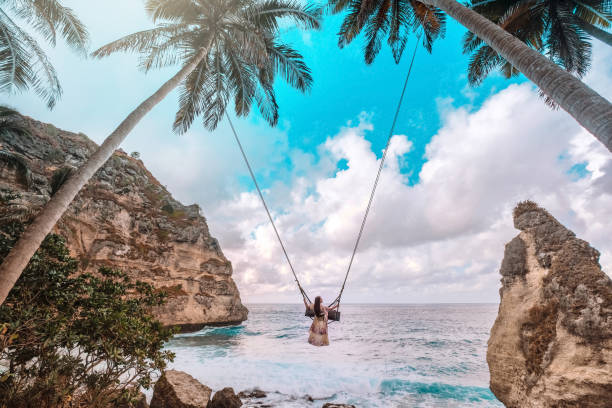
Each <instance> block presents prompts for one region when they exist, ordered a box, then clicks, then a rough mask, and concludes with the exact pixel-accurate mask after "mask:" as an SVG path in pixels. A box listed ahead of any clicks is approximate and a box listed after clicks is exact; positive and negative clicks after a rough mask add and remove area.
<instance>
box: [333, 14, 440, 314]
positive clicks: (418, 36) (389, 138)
mask: <svg viewBox="0 0 612 408" xmlns="http://www.w3.org/2000/svg"><path fill="white" fill-rule="evenodd" d="M428 13H429V11H428ZM425 18H427V14H425ZM421 35H422V32H420V33H419V34H418V35H417V41H416V45H415V46H414V51H413V52H412V58H411V59H410V66H409V67H408V72H407V73H406V79H405V80H404V87H403V88H402V93H401V94H400V98H399V101H398V102H397V108H396V109H395V115H394V116H393V122H392V123H391V128H390V129H389V136H387V144H386V145H385V149H384V150H383V155H382V157H381V159H380V165H379V166H378V173H377V174H376V179H375V180H374V185H373V186H372V192H371V193H370V199H369V201H368V205H367V207H366V210H365V214H364V215H363V220H362V221H361V227H360V228H359V234H357V240H355V246H354V247H353V253H352V254H351V260H350V261H349V264H348V268H346V274H345V275H344V281H343V282H342V287H341V288H340V293H339V294H338V296H337V297H336V299H334V301H333V302H331V303H330V304H329V306H330V307H331V306H333V305H334V304H336V303H337V304H338V310H339V309H340V299H341V298H342V293H343V292H344V286H345V285H346V280H347V279H348V276H349V273H350V272H351V267H352V266H353V260H354V259H355V255H356V254H357V249H358V248H359V242H360V241H361V236H362V235H363V230H364V228H365V225H366V221H367V220H368V215H369V214H370V209H371V208H372V202H373V201H374V195H375V194H376V188H377V187H378V182H379V181H380V175H381V174H382V170H383V167H384V165H385V159H386V158H387V152H388V151H389V146H390V145H391V139H393V131H394V130H395V124H396V123H397V118H398V116H399V113H400V109H401V107H402V102H403V101H404V95H405V94H406V88H407V86H408V79H410V74H411V72H412V66H413V65H414V59H415V57H416V53H417V50H418V48H419V42H420V41H421Z"/></svg>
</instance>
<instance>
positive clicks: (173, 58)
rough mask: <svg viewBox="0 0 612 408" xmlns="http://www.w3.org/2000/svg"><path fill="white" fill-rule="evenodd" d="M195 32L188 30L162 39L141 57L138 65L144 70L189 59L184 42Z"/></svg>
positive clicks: (147, 70)
mask: <svg viewBox="0 0 612 408" xmlns="http://www.w3.org/2000/svg"><path fill="white" fill-rule="evenodd" d="M191 35H193V33H191V32H189V31H186V32H183V33H180V34H176V35H173V36H171V37H169V38H167V39H166V40H165V41H160V42H159V43H158V44H157V45H154V46H152V47H151V48H150V51H149V52H148V53H147V54H146V55H143V56H142V57H141V58H140V61H139V64H138V67H139V68H140V69H141V70H143V71H144V72H149V71H150V70H151V69H158V68H164V67H168V66H171V65H176V64H177V63H178V62H179V61H187V58H185V55H186V53H187V51H186V49H185V45H184V43H185V42H187V40H188V38H189V37H190V36H191Z"/></svg>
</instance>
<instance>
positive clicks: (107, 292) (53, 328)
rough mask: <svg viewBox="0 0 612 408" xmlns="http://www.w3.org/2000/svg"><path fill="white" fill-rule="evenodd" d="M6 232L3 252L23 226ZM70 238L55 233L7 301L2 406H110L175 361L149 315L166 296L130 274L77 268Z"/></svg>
mask: <svg viewBox="0 0 612 408" xmlns="http://www.w3.org/2000/svg"><path fill="white" fill-rule="evenodd" d="M22 229H23V227H22V225H21V224H19V223H12V224H7V225H5V226H3V227H1V231H0V258H4V256H6V254H7V253H8V251H9V250H10V248H11V247H12V246H13V244H14V243H15V241H16V237H17V236H19V234H20V233H21V232H22ZM77 268H78V262H77V260H75V259H74V258H71V257H70V254H69V252H68V249H67V248H66V245H65V242H64V239H63V238H62V237H60V236H57V235H49V236H48V237H47V238H46V239H45V241H44V243H43V244H42V245H41V247H40V249H39V250H38V251H37V252H36V254H35V255H34V257H33V258H32V260H31V261H30V263H29V265H28V267H27V268H26V269H25V271H24V272H23V274H22V275H21V277H20V278H19V280H18V281H17V284H16V285H15V287H14V288H13V290H12V291H11V292H10V294H9V297H8V298H7V300H6V302H5V303H4V304H3V305H2V306H0V407H11V408H25V407H43V408H44V407H48V408H51V407H53V408H55V407H58V408H59V407H69V406H70V407H80V406H87V407H109V406H116V405H118V404H125V403H126V402H127V403H129V401H132V400H134V398H136V394H137V393H138V388H139V387H144V388H149V387H150V386H151V385H152V376H153V375H154V374H155V373H156V372H157V371H158V370H163V369H164V368H165V367H166V363H167V362H168V361H172V359H173V357H174V356H173V354H172V353H170V352H168V351H163V345H164V343H165V342H166V341H168V340H169V339H170V337H171V335H172V332H171V330H169V329H166V328H164V327H163V326H162V325H161V323H160V322H159V321H157V320H155V319H154V317H153V316H152V315H151V313H150V308H151V307H152V306H156V305H160V304H162V303H163V302H164V298H165V294H163V293H159V292H158V291H155V290H154V288H153V287H152V286H151V285H149V284H146V283H143V282H138V281H136V282H134V281H132V280H131V279H130V278H129V277H128V276H127V275H126V274H125V273H123V272H121V271H118V270H112V269H109V268H101V269H100V270H99V273H98V274H96V275H92V274H78V273H77V272H78V271H77Z"/></svg>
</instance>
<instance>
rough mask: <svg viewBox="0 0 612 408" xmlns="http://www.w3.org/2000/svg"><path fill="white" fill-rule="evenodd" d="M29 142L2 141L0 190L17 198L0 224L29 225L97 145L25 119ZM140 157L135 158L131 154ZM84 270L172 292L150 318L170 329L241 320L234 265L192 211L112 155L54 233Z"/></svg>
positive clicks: (137, 165) (138, 165)
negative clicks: (18, 221) (107, 270)
mask: <svg viewBox="0 0 612 408" xmlns="http://www.w3.org/2000/svg"><path fill="white" fill-rule="evenodd" d="M23 120H24V121H25V122H26V123H27V124H28V127H29V129H30V135H29V136H23V137H16V136H14V135H10V134H2V135H0V153H1V154H0V191H8V190H10V191H15V192H18V193H19V195H20V198H19V199H17V200H12V201H11V202H10V203H8V204H7V203H4V204H0V205H1V206H2V207H1V208H0V216H4V217H12V218H15V217H18V218H26V219H27V218H28V217H31V216H32V215H34V214H35V213H36V212H37V211H38V210H40V208H42V206H44V204H45V203H46V202H47V201H48V200H49V198H50V196H51V195H52V194H53V192H54V191H56V190H57V189H58V188H59V186H60V185H61V183H62V180H63V179H65V177H66V175H67V174H68V173H69V172H70V171H74V169H76V168H78V167H79V165H80V164H81V163H83V161H84V160H85V159H86V158H87V157H88V156H89V155H90V154H92V152H93V151H94V149H95V148H96V145H95V143H94V142H92V141H91V140H89V139H88V138H87V136H85V135H83V134H75V133H70V132H65V131H62V130H59V129H57V128H55V127H54V126H53V125H49V124H44V123H40V122H37V121H34V120H32V119H30V118H26V117H24V118H23ZM135 156H137V155H135ZM56 232H57V233H59V234H61V235H63V236H64V237H65V238H66V239H67V244H68V247H69V248H70V250H71V252H72V255H73V256H75V257H76V258H77V259H79V260H80V262H81V266H82V268H83V270H85V271H88V272H92V271H96V270H97V269H98V268H99V267H100V266H102V265H105V266H111V267H116V268H120V269H123V270H124V271H125V272H127V273H129V274H130V275H132V276H133V277H134V278H137V279H140V280H143V281H146V282H149V283H151V284H153V285H154V286H156V287H157V288H164V289H165V290H166V291H167V292H168V293H169V295H170V296H169V299H168V303H167V304H166V305H165V306H164V307H163V308H160V309H159V310H156V315H157V317H158V318H159V319H160V320H161V321H162V323H164V324H167V325H179V326H181V327H182V328H183V329H184V330H196V329H199V328H201V327H202V326H203V325H205V324H226V323H236V322H240V321H243V320H245V319H246V317H247V313H248V311H247V309H246V308H245V307H244V306H243V305H242V303H241V301H240V295H239V293H238V289H237V287H236V285H235V283H234V281H233V280H232V265H231V263H230V261H228V260H227V259H226V258H225V256H224V255H223V252H222V251H221V248H220V247H219V243H218V242H217V240H216V239H215V238H213V237H212V236H211V235H210V233H209V230H208V225H207V224H206V219H205V218H204V217H202V216H201V215H200V209H199V207H198V206H197V205H191V206H184V205H182V204H181V203H179V202H178V201H176V200H175V199H174V198H172V196H171V195H170V193H169V192H168V191H167V190H166V188H165V187H164V186H162V185H161V184H160V183H159V182H158V181H157V180H156V179H155V177H153V175H151V173H150V172H149V171H148V170H147V169H146V168H145V166H144V164H143V163H142V161H140V160H138V159H137V158H134V157H131V156H128V155H127V154H125V153H124V152H122V151H117V152H116V153H115V154H114V155H113V156H112V158H111V159H110V160H109V161H108V162H107V163H106V164H105V165H104V166H103V167H102V168H101V169H100V170H99V171H98V172H97V173H96V175H95V177H94V178H93V179H92V180H91V181H90V182H89V184H88V185H87V186H86V187H84V189H83V190H82V191H81V193H80V194H79V195H78V196H77V197H76V198H75V200H74V202H73V203H72V205H71V206H70V208H69V209H68V211H67V212H66V214H65V215H64V217H62V219H61V220H60V222H59V223H58V225H57V227H56Z"/></svg>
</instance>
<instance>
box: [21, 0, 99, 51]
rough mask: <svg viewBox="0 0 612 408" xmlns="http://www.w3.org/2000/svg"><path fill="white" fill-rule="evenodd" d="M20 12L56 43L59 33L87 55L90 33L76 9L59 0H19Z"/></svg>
mask: <svg viewBox="0 0 612 408" xmlns="http://www.w3.org/2000/svg"><path fill="white" fill-rule="evenodd" d="M17 4H18V5H19V6H18V12H19V13H20V14H21V15H24V16H27V18H28V19H29V20H30V21H31V22H32V23H33V25H34V27H35V28H36V29H37V30H38V31H39V32H40V33H42V34H43V35H44V36H45V38H47V39H50V40H51V41H52V44H55V37H56V35H57V34H59V35H61V36H62V38H64V40H65V41H66V44H67V45H68V46H69V47H71V48H72V49H73V50H75V51H76V52H78V53H80V54H82V55H86V54H87V46H88V43H89V33H88V32H87V28H86V27H85V25H84V24H83V23H82V22H81V20H79V18H78V17H77V16H76V15H75V14H74V11H73V10H72V9H71V8H69V7H66V6H63V5H62V4H61V3H60V2H59V1H58V0H22V1H20V2H17Z"/></svg>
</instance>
